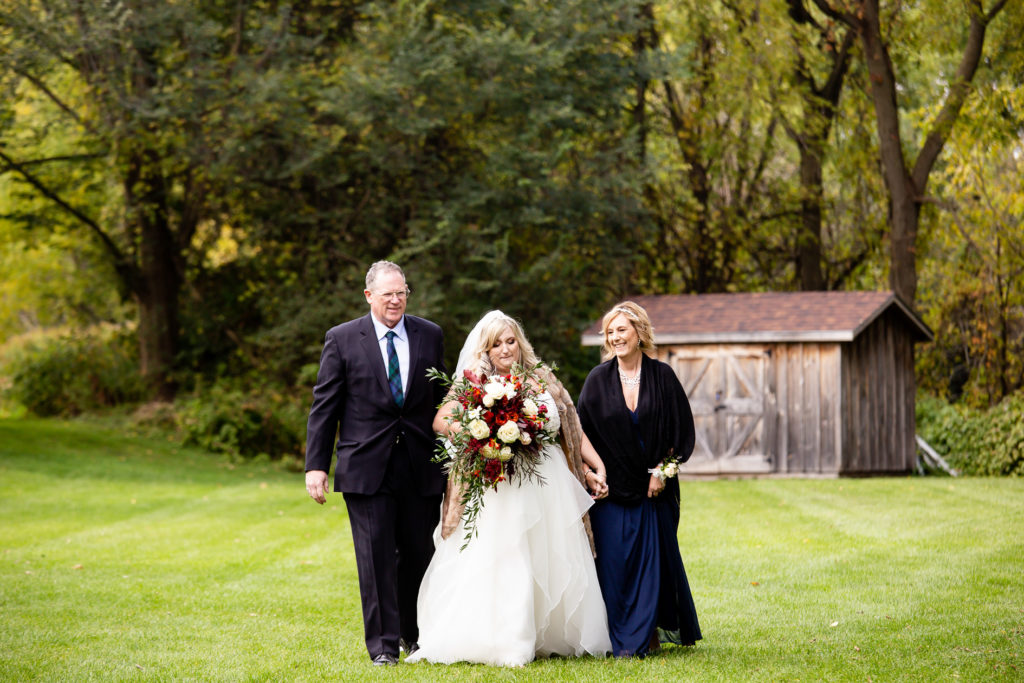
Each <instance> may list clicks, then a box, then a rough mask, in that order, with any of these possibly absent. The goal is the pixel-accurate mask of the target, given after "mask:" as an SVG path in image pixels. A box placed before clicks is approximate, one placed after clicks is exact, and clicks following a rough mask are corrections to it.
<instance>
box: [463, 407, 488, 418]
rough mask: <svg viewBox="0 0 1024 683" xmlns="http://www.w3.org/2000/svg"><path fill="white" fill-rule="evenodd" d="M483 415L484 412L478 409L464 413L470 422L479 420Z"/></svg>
mask: <svg viewBox="0 0 1024 683" xmlns="http://www.w3.org/2000/svg"><path fill="white" fill-rule="evenodd" d="M483 414H484V411H483V410H482V409H480V408H470V409H469V410H467V411H466V417H468V418H469V419H470V420H479V419H480V417H481V416H482V415H483Z"/></svg>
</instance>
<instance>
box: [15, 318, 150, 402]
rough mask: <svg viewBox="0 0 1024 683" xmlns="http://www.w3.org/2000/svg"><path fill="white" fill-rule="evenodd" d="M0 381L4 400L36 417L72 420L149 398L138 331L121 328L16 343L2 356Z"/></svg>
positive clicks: (28, 338) (58, 334)
mask: <svg viewBox="0 0 1024 683" xmlns="http://www.w3.org/2000/svg"><path fill="white" fill-rule="evenodd" d="M0 378H5V385H6V387H5V391H4V395H5V398H6V399H7V400H10V401H14V402H15V403H18V404H21V405H23V406H25V408H27V409H28V410H29V411H31V412H33V413H35V414H37V415H74V414H77V413H81V412H85V411H89V410H94V409H97V408H101V407H106V406H112V405H116V404H119V403H130V402H133V401H138V400H140V399H141V398H143V396H144V395H145V387H144V386H143V383H142V380H141V378H140V376H139V368H138V345H137V343H136V339H135V335H134V330H132V329H130V328H128V327H121V326H112V325H102V326H97V327H94V328H90V329H87V330H85V331H78V332H73V333H71V332H55V333H48V334H33V335H26V336H24V337H22V338H18V339H15V340H12V341H11V342H8V344H6V345H5V346H4V347H3V349H2V353H0Z"/></svg>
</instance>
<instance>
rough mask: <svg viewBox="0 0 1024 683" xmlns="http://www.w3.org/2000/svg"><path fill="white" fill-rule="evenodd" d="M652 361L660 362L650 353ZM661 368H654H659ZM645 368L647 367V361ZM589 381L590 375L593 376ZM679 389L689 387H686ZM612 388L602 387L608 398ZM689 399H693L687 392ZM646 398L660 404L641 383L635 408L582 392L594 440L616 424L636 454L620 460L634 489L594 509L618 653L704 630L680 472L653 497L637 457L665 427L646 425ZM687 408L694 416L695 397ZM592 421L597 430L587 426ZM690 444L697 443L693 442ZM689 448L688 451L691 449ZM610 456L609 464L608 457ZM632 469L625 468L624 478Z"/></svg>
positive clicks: (638, 652)
mask: <svg viewBox="0 0 1024 683" xmlns="http://www.w3.org/2000/svg"><path fill="white" fill-rule="evenodd" d="M645 361H651V363H652V364H654V363H657V361H653V360H652V359H647V358H645ZM612 363H614V361H612ZM659 365H660V364H659ZM599 367H600V366H599ZM654 369H655V368H651V370H652V371H653V370H654ZM644 370H645V371H647V370H648V367H647V365H646V364H645V367H644ZM653 375H655V372H651V373H650V374H649V375H648V377H651V378H652V379H654V377H652V376H653ZM615 379H616V385H615V387H614V389H615V390H616V391H618V396H619V397H621V390H618V386H617V377H616V378H615ZM672 379H674V375H673V378H672ZM590 381H591V380H590V378H588V384H589V383H590ZM669 381H671V380H669ZM676 381H678V380H676ZM679 391H680V392H681V391H682V389H681V387H680V388H679ZM607 395H608V394H604V393H603V395H602V399H603V398H605V397H607ZM682 400H683V401H685V400H686V399H685V395H683V398H682ZM599 403H600V404H599ZM645 403H646V404H647V405H648V406H651V405H655V406H656V405H658V403H657V402H652V401H645V400H644V392H643V390H642V389H641V397H640V400H639V401H638V405H637V410H636V411H630V410H629V409H628V408H627V407H626V405H625V402H624V401H622V400H621V398H620V399H619V402H618V404H617V405H616V403H615V401H601V402H597V401H593V400H591V401H589V402H588V401H587V389H586V385H585V388H584V394H583V395H582V396H581V398H580V406H581V418H583V419H584V431H587V436H588V437H589V438H590V439H591V441H592V442H595V441H596V442H603V443H605V444H609V445H610V444H611V442H612V439H611V437H610V432H615V431H617V432H618V434H620V435H622V436H624V437H626V438H627V439H628V440H629V441H631V443H630V444H629V445H630V446H631V447H632V448H631V449H630V450H633V452H634V456H635V457H633V458H630V460H632V462H623V463H621V465H622V467H623V468H628V469H630V470H632V471H633V475H634V484H633V486H632V489H633V491H632V493H631V492H630V491H629V490H623V491H622V492H621V493H619V495H612V496H610V497H609V498H607V499H605V500H601V501H598V502H597V503H596V504H595V505H594V506H593V507H592V508H591V509H590V523H591V526H592V528H593V531H594V543H595V549H596V551H597V558H596V560H595V562H596V567H597V576H598V581H599V582H600V584H601V592H602V595H603V597H604V601H605V607H606V609H607V611H608V628H609V632H610V636H611V641H612V652H613V654H614V655H615V656H617V657H629V656H639V657H643V656H645V655H646V654H647V652H648V650H649V648H650V644H651V641H652V640H653V639H654V637H655V636H657V640H655V641H654V642H672V643H675V644H677V645H692V644H694V643H695V642H696V641H697V640H700V639H701V637H702V636H701V631H700V624H699V623H698V621H697V610H696V607H695V606H694V602H693V596H692V594H691V592H690V585H689V582H688V581H687V578H686V570H685V568H684V567H683V560H682V557H681V556H680V554H679V543H678V540H677V538H676V533H677V530H678V527H679V482H678V480H677V479H675V478H672V479H668V480H667V481H666V482H665V490H664V491H663V492H662V493H661V494H660V495H659V496H657V497H656V498H647V497H646V480H647V479H648V478H649V476H650V475H648V474H647V469H646V466H645V467H644V468H643V469H640V470H638V467H639V466H638V465H637V464H636V463H637V462H638V461H639V462H640V463H641V464H642V463H643V462H644V459H643V458H644V454H645V452H646V451H647V450H648V449H647V445H648V444H646V443H645V442H646V441H657V440H658V439H659V438H660V437H656V436H654V434H655V433H658V432H659V430H657V429H655V430H654V431H650V430H648V431H646V432H645V430H644V428H643V426H642V425H643V423H644V417H645V416H644V409H645ZM608 404H611V405H610V406H609V405H608ZM652 412H657V411H652ZM620 415H621V418H620ZM685 416H689V405H688V404H687V405H686V410H685ZM648 417H649V416H648ZM620 420H621V421H620ZM617 422H618V423H619V424H618V427H619V428H618V429H616V423H617ZM684 422H685V420H684ZM588 424H590V425H591V430H588V429H587V425H588ZM690 425H692V418H691V422H690ZM690 429H691V430H692V426H691V427H690ZM683 431H685V430H683ZM592 432H605V433H604V435H603V437H604V438H601V435H596V436H597V438H595V436H592V435H591V434H592ZM623 432H625V434H623ZM645 433H646V434H648V435H649V437H648V438H647V439H645V438H644V435H645ZM662 433H663V432H662ZM685 441H686V439H685V437H684V438H683V442H684V444H683V446H682V449H681V450H686V444H685ZM691 443H692V442H691ZM624 445H625V444H624V443H623V442H621V441H620V443H619V446H620V448H617V449H615V450H616V451H617V452H618V453H622V452H623V450H624V449H623V448H621V446H624ZM595 447H597V444H596V443H595ZM661 448H664V446H660V445H659V450H661ZM689 448H690V449H692V445H690V447H689ZM676 452H680V451H676ZM598 453H599V454H600V455H601V456H602V458H605V453H602V452H601V448H598ZM685 455H687V456H688V455H689V451H688V450H686V452H685ZM605 459H606V464H607V460H608V458H605ZM681 459H685V458H681ZM613 470H614V466H613V467H611V468H610V469H609V487H612V486H613ZM625 474H626V473H625V471H623V472H622V474H621V475H620V478H621V477H624V476H625ZM641 482H643V493H642V494H641V492H640V491H641V488H640V485H641ZM613 493H615V491H614V490H613Z"/></svg>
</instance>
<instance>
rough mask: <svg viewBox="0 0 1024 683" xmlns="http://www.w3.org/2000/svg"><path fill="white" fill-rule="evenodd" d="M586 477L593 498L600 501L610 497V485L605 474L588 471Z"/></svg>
mask: <svg viewBox="0 0 1024 683" xmlns="http://www.w3.org/2000/svg"><path fill="white" fill-rule="evenodd" d="M584 476H585V478H586V480H587V488H588V489H590V497H591V498H593V499H594V500H600V499H602V498H605V497H606V496H607V495H608V483H607V481H606V477H605V474H604V472H595V471H594V470H590V469H588V470H587V473H586V475H584Z"/></svg>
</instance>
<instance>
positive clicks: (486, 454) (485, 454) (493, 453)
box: [480, 446, 498, 460]
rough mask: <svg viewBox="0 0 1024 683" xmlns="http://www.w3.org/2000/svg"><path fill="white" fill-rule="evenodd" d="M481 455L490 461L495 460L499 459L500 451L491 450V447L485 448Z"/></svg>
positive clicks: (481, 450) (482, 449)
mask: <svg viewBox="0 0 1024 683" xmlns="http://www.w3.org/2000/svg"><path fill="white" fill-rule="evenodd" d="M480 455H482V456H483V457H484V458H486V459H488V460H494V459H495V458H497V457H498V449H497V448H491V447H490V446H484V447H483V448H481V449H480Z"/></svg>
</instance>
